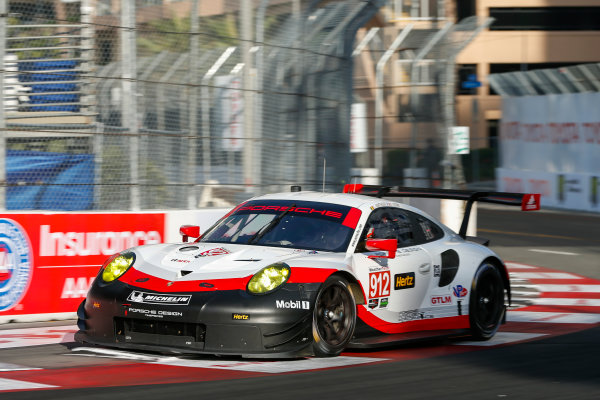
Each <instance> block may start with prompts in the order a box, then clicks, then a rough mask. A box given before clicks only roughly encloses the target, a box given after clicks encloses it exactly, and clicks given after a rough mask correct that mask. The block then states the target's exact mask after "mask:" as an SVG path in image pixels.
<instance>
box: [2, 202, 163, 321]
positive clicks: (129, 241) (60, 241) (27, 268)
mask: <svg viewBox="0 0 600 400" xmlns="http://www.w3.org/2000/svg"><path fill="white" fill-rule="evenodd" d="M164 227H165V214H164V213H148V214H129V213H123V214H100V213H98V214H75V213H73V214H66V213H64V214H42V213H31V214H0V322H7V321H10V320H11V319H18V318H15V316H19V315H35V314H47V313H51V314H53V315H55V316H57V317H60V315H61V314H62V313H67V314H68V315H73V314H74V312H75V311H76V310H77V306H78V305H79V303H80V302H81V301H82V299H83V298H84V297H85V295H86V293H87V290H88V288H89V285H90V283H91V282H92V280H93V279H94V278H95V277H96V275H97V273H98V271H99V268H100V266H101V265H102V264H103V263H104V261H105V260H106V259H107V258H108V257H109V256H111V255H112V254H114V253H117V252H119V251H121V250H125V249H127V248H129V247H132V246H138V245H143V244H151V243H161V242H162V241H163V237H164V234H165V232H164V230H165V229H164Z"/></svg>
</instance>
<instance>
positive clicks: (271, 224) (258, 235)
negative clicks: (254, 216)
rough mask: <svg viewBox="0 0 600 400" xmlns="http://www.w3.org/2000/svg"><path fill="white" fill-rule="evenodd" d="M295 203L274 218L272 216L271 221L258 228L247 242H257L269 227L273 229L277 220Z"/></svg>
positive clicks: (293, 205)
mask: <svg viewBox="0 0 600 400" xmlns="http://www.w3.org/2000/svg"><path fill="white" fill-rule="evenodd" d="M295 207H296V204H295V203H294V204H292V205H291V207H290V208H288V209H287V210H285V211H284V212H282V213H281V214H279V215H278V216H276V217H275V218H273V219H272V220H271V222H269V223H268V224H266V225H265V226H263V227H262V228H260V229H259V230H258V231H257V232H256V233H255V234H254V235H253V236H252V237H251V238H250V240H248V243H247V244H252V243H254V242H258V241H259V240H260V239H261V238H262V237H263V236H264V235H265V234H266V233H267V232H269V231H270V230H271V229H273V228H274V227H275V225H277V224H279V222H280V221H281V220H282V219H283V217H285V216H286V215H287V214H288V213H289V212H290V211H291V210H292V208H295Z"/></svg>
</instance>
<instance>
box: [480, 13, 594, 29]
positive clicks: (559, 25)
mask: <svg viewBox="0 0 600 400" xmlns="http://www.w3.org/2000/svg"><path fill="white" fill-rule="evenodd" d="M490 17H493V18H495V21H494V23H493V24H492V26H491V27H490V30H492V31H502V30H518V31H522V30H536V31H539V30H543V31H590V30H592V31H593V30H600V7H503V8H500V7H491V8H490Z"/></svg>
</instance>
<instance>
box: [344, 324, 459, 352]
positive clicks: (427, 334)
mask: <svg viewBox="0 0 600 400" xmlns="http://www.w3.org/2000/svg"><path fill="white" fill-rule="evenodd" d="M465 334H469V330H468V329H442V330H436V331H431V330H430V331H420V332H406V333H395V334H386V333H381V334H380V335H378V336H369V337H361V338H353V339H352V340H351V341H350V343H348V346H346V348H348V349H374V348H379V347H387V346H390V345H396V344H406V343H414V342H421V341H426V340H432V339H440V338H447V337H454V336H463V335H465Z"/></svg>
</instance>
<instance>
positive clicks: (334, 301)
mask: <svg viewBox="0 0 600 400" xmlns="http://www.w3.org/2000/svg"><path fill="white" fill-rule="evenodd" d="M355 326H356V302H355V301H354V296H352V292H351V290H350V287H349V285H348V281H346V280H345V279H344V278H342V277H339V276H332V277H330V278H328V279H327V280H326V281H325V283H323V286H322V287H321V290H320V291H319V294H318V295H317V300H316V301H315V309H314V312H313V339H314V344H313V350H314V353H315V356H317V357H333V356H337V355H339V354H340V353H341V352H342V350H344V348H345V347H346V345H347V344H348V342H349V341H350V339H352V335H353V334H354V327H355Z"/></svg>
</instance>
